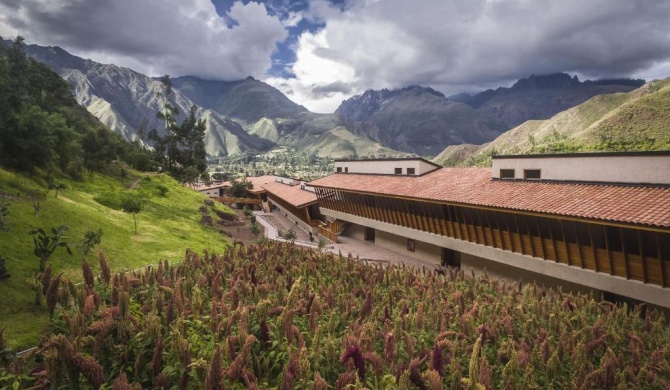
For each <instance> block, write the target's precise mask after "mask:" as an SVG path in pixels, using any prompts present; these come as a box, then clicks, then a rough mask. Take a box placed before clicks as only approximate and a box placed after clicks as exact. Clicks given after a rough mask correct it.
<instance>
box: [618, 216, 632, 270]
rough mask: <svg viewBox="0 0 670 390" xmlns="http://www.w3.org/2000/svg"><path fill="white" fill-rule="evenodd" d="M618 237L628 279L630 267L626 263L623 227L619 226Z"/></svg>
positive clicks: (626, 254)
mask: <svg viewBox="0 0 670 390" xmlns="http://www.w3.org/2000/svg"><path fill="white" fill-rule="evenodd" d="M619 238H620V239H621V253H623V263H624V265H625V266H626V279H630V269H629V267H628V266H629V264H628V252H626V242H625V241H626V240H624V238H623V229H622V228H619Z"/></svg>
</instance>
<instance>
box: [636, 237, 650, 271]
mask: <svg viewBox="0 0 670 390" xmlns="http://www.w3.org/2000/svg"><path fill="white" fill-rule="evenodd" d="M637 245H638V247H639V248H640V249H639V250H640V262H641V263H642V279H643V282H645V283H649V275H648V274H647V259H646V258H645V257H644V248H643V247H642V232H641V231H639V230H638V231H637Z"/></svg>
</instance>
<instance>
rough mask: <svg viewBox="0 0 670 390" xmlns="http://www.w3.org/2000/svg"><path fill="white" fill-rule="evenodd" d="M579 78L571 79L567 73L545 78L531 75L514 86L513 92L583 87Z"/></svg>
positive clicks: (545, 76)
mask: <svg viewBox="0 0 670 390" xmlns="http://www.w3.org/2000/svg"><path fill="white" fill-rule="evenodd" d="M581 84H582V83H581V82H580V81H579V78H577V76H576V75H575V76H574V77H570V75H569V74H567V73H554V74H550V75H544V76H535V75H531V76H530V77H528V78H526V79H519V80H518V81H517V82H516V83H514V85H513V86H512V90H513V91H522V90H529V89H553V88H568V87H574V86H577V85H581Z"/></svg>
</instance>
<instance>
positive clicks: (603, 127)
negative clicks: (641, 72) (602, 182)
mask: <svg viewBox="0 0 670 390" xmlns="http://www.w3.org/2000/svg"><path fill="white" fill-rule="evenodd" d="M668 123H670V79H666V80H661V81H653V82H650V83H647V84H646V85H644V86H642V87H641V88H639V89H637V90H635V91H632V92H629V93H617V94H610V95H599V96H595V97H593V98H591V99H589V100H588V101H586V102H584V103H583V104H580V105H579V106H576V107H574V108H571V109H569V110H567V111H564V112H562V113H560V114H557V115H555V116H554V117H552V118H551V119H548V120H540V121H528V122H525V123H524V124H522V125H520V126H517V127H515V128H514V129H512V130H509V131H508V132H506V133H504V134H503V135H501V136H500V137H498V138H496V139H495V140H494V141H492V142H489V143H487V144H483V145H458V146H450V147H448V148H447V149H445V150H444V151H443V152H442V153H441V154H440V155H438V156H437V157H436V158H435V160H434V161H435V162H437V163H438V164H442V165H446V166H472V165H476V166H487V165H490V164H491V159H490V156H491V155H493V154H533V153H562V152H592V151H642V150H670V128H669V127H668Z"/></svg>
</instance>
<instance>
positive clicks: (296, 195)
mask: <svg viewBox="0 0 670 390" xmlns="http://www.w3.org/2000/svg"><path fill="white" fill-rule="evenodd" d="M263 188H264V189H265V190H266V191H267V192H268V193H269V194H270V195H271V196H275V197H277V198H280V199H283V200H285V201H286V202H288V203H289V204H291V205H293V206H295V207H298V208H301V207H305V206H308V205H310V204H312V203H316V202H317V199H316V194H315V193H313V192H311V191H307V190H303V189H301V188H300V185H295V186H290V185H288V184H283V183H279V182H272V183H268V184H265V185H263Z"/></svg>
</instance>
